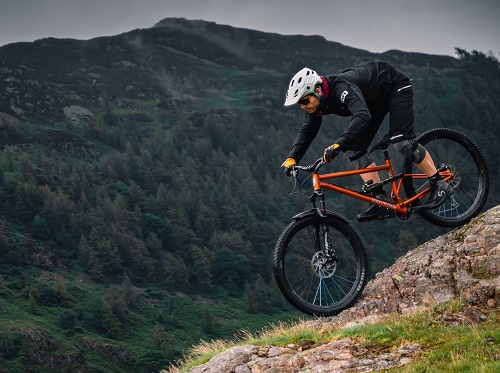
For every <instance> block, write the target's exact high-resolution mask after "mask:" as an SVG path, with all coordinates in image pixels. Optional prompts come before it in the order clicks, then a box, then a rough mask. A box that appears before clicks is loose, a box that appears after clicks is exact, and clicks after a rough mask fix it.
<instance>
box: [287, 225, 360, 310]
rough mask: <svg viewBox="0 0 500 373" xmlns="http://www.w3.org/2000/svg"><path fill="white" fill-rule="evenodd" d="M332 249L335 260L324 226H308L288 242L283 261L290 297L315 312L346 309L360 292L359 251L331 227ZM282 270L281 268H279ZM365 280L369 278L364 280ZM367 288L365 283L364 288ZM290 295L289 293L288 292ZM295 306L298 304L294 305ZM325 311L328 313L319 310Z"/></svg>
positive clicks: (295, 233)
mask: <svg viewBox="0 0 500 373" xmlns="http://www.w3.org/2000/svg"><path fill="white" fill-rule="evenodd" d="M329 237H330V242H331V249H333V251H334V252H335V259H333V258H330V257H328V256H327V254H325V252H324V249H325V242H324V240H325V234H324V232H323V227H322V224H318V223H315V224H305V225H304V226H303V227H301V229H298V230H297V231H296V232H294V233H293V235H292V236H291V238H290V240H289V241H288V242H287V246H286V255H285V256H284V259H283V265H282V267H283V274H284V278H285V279H286V283H287V287H288V286H289V288H290V295H289V296H288V298H289V300H290V298H292V300H293V299H298V300H300V305H301V309H303V306H302V305H308V306H304V307H306V308H307V309H309V308H312V307H315V311H314V312H312V311H309V312H311V313H319V314H321V313H325V314H330V313H331V312H334V311H330V310H336V309H337V308H336V307H338V309H342V308H345V307H346V305H347V304H348V303H349V302H351V303H352V301H353V299H356V297H357V296H358V294H359V293H360V290H359V286H358V284H359V281H360V279H361V278H360V275H361V273H363V272H362V271H360V268H359V266H360V265H363V264H362V263H358V261H357V257H358V255H359V254H357V253H356V250H359V249H358V248H355V247H354V246H353V244H352V243H351V240H349V239H347V237H345V235H344V233H343V232H339V231H338V230H337V229H335V228H332V227H331V226H329ZM279 268H281V266H280V267H279ZM362 279H363V281H366V279H365V278H364V277H363V278H362ZM362 287H364V282H363V286H361V288H362ZM285 294H288V293H285ZM292 304H294V305H296V306H297V304H295V303H293V302H292ZM317 310H324V311H317Z"/></svg>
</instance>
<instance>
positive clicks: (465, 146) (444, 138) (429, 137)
mask: <svg viewBox="0 0 500 373" xmlns="http://www.w3.org/2000/svg"><path fill="white" fill-rule="evenodd" d="M417 140H418V142H419V143H420V144H421V145H423V146H424V147H425V148H426V150H427V151H428V152H429V153H430V155H431V156H432V159H433V160H434V163H435V165H436V166H437V167H439V165H441V164H444V165H446V167H447V168H448V169H450V170H451V171H452V172H453V175H454V176H453V179H452V180H451V181H450V185H451V186H452V187H453V188H454V194H453V195H451V197H450V198H448V200H447V201H446V202H445V203H444V204H443V205H441V206H439V207H437V208H435V209H429V210H420V211H419V214H420V216H422V218H424V219H425V220H427V221H429V222H431V223H433V224H436V225H439V226H442V227H459V226H461V225H464V224H466V223H467V222H469V221H470V220H471V219H472V218H473V217H474V216H476V215H477V214H478V213H479V212H480V211H481V209H482V208H483V206H484V204H485V203H486V198H487V197H488V191H489V174H488V168H487V165H486V161H485V160H484V157H483V155H482V154H481V151H480V150H479V148H478V146H477V145H476V144H475V143H474V142H473V141H472V140H471V139H469V138H468V137H467V136H465V135H464V134H462V133H461V132H459V131H456V130H453V129H449V128H436V129H433V130H430V131H427V132H424V133H423V134H422V135H420V136H419V137H418V138H417ZM418 172H419V171H418V170H417V169H416V168H415V167H414V165H413V163H412V162H411V160H408V159H407V160H405V163H404V173H406V174H411V173H418ZM428 186H429V182H428V180H427V179H425V180H422V179H420V180H418V179H412V178H406V179H405V180H404V181H403V187H404V189H405V192H406V195H407V197H409V198H410V197H413V196H415V195H416V194H417V193H419V192H420V191H422V190H424V189H425V188H427V187H428ZM425 202H426V200H425V199H423V200H421V201H417V202H415V203H414V204H413V206H414V207H415V206H419V205H422V204H425Z"/></svg>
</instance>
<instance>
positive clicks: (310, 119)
mask: <svg viewBox="0 0 500 373" xmlns="http://www.w3.org/2000/svg"><path fill="white" fill-rule="evenodd" d="M322 121H323V118H322V117H321V116H314V115H307V117H306V120H305V122H304V124H303V125H302V128H301V129H300V131H299V133H298V134H297V137H296V138H295V141H294V142H293V145H292V148H291V149H290V153H288V158H293V159H295V161H296V162H297V163H299V162H300V160H301V159H302V157H303V156H304V154H305V153H306V151H307V149H308V148H309V146H310V145H311V143H312V141H313V140H314V138H315V137H316V135H317V134H318V131H319V129H320V127H321V122H322Z"/></svg>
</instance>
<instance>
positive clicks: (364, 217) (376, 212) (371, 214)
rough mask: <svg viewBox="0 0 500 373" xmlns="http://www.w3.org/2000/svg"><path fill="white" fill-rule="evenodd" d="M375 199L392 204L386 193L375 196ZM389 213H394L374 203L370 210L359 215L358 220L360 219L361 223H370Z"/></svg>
mask: <svg viewBox="0 0 500 373" xmlns="http://www.w3.org/2000/svg"><path fill="white" fill-rule="evenodd" d="M375 198H376V199H379V200H381V201H384V202H389V203H390V201H389V198H388V197H387V194H385V193H383V194H382V193H381V194H377V195H376V196H375ZM388 212H392V211H391V210H389V209H387V208H385V207H382V206H379V205H375V204H373V203H372V204H370V207H368V210H366V211H365V212H363V213H361V214H359V215H358V216H357V218H358V221H360V222H364V221H370V220H374V219H376V218H377V217H379V216H380V215H383V214H387V213H388Z"/></svg>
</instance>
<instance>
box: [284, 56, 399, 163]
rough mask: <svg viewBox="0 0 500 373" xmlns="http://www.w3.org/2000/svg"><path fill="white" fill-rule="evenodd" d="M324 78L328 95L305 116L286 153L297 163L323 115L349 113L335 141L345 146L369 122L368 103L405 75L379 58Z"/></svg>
mask: <svg viewBox="0 0 500 373" xmlns="http://www.w3.org/2000/svg"><path fill="white" fill-rule="evenodd" d="M324 78H325V79H326V80H327V82H328V87H329V92H328V96H327V97H326V100H324V101H323V102H322V105H321V107H320V109H319V110H318V112H319V113H318V114H313V115H309V114H308V115H307V116H306V120H305V122H304V124H303V125H302V128H301V129H300V131H299V133H298V135H297V137H296V138H295V141H294V143H293V145H292V148H291V150H290V153H289V154H288V157H289V158H294V159H295V160H296V161H297V163H298V162H299V161H300V160H301V159H302V157H303V156H304V153H305V152H306V150H307V149H308V148H309V146H310V145H311V142H312V141H313V140H314V138H315V137H316V135H317V133H318V131H319V128H320V127H321V122H322V116H323V115H328V114H337V115H340V116H352V117H351V120H350V122H349V125H348V127H347V128H346V129H345V130H344V132H343V133H342V135H341V136H340V137H339V138H338V139H337V140H336V141H335V143H337V144H339V145H340V150H342V151H346V150H349V149H350V146H351V145H352V143H353V142H354V141H355V140H356V138H357V137H358V136H359V135H360V134H361V133H363V131H364V130H365V129H366V128H367V126H369V125H370V120H371V114H370V110H369V107H375V106H376V105H377V103H379V102H380V103H382V102H386V101H387V100H388V99H389V97H390V94H391V89H392V87H393V85H395V84H397V83H398V82H400V81H402V80H403V79H405V78H406V79H407V77H406V76H405V75H404V74H403V73H401V72H400V71H398V70H397V69H396V68H394V67H393V66H392V65H390V64H388V63H386V62H381V61H373V62H367V63H363V64H360V65H357V66H354V67H352V68H350V69H347V70H345V71H343V72H342V73H340V74H334V75H329V76H325V77H324Z"/></svg>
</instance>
